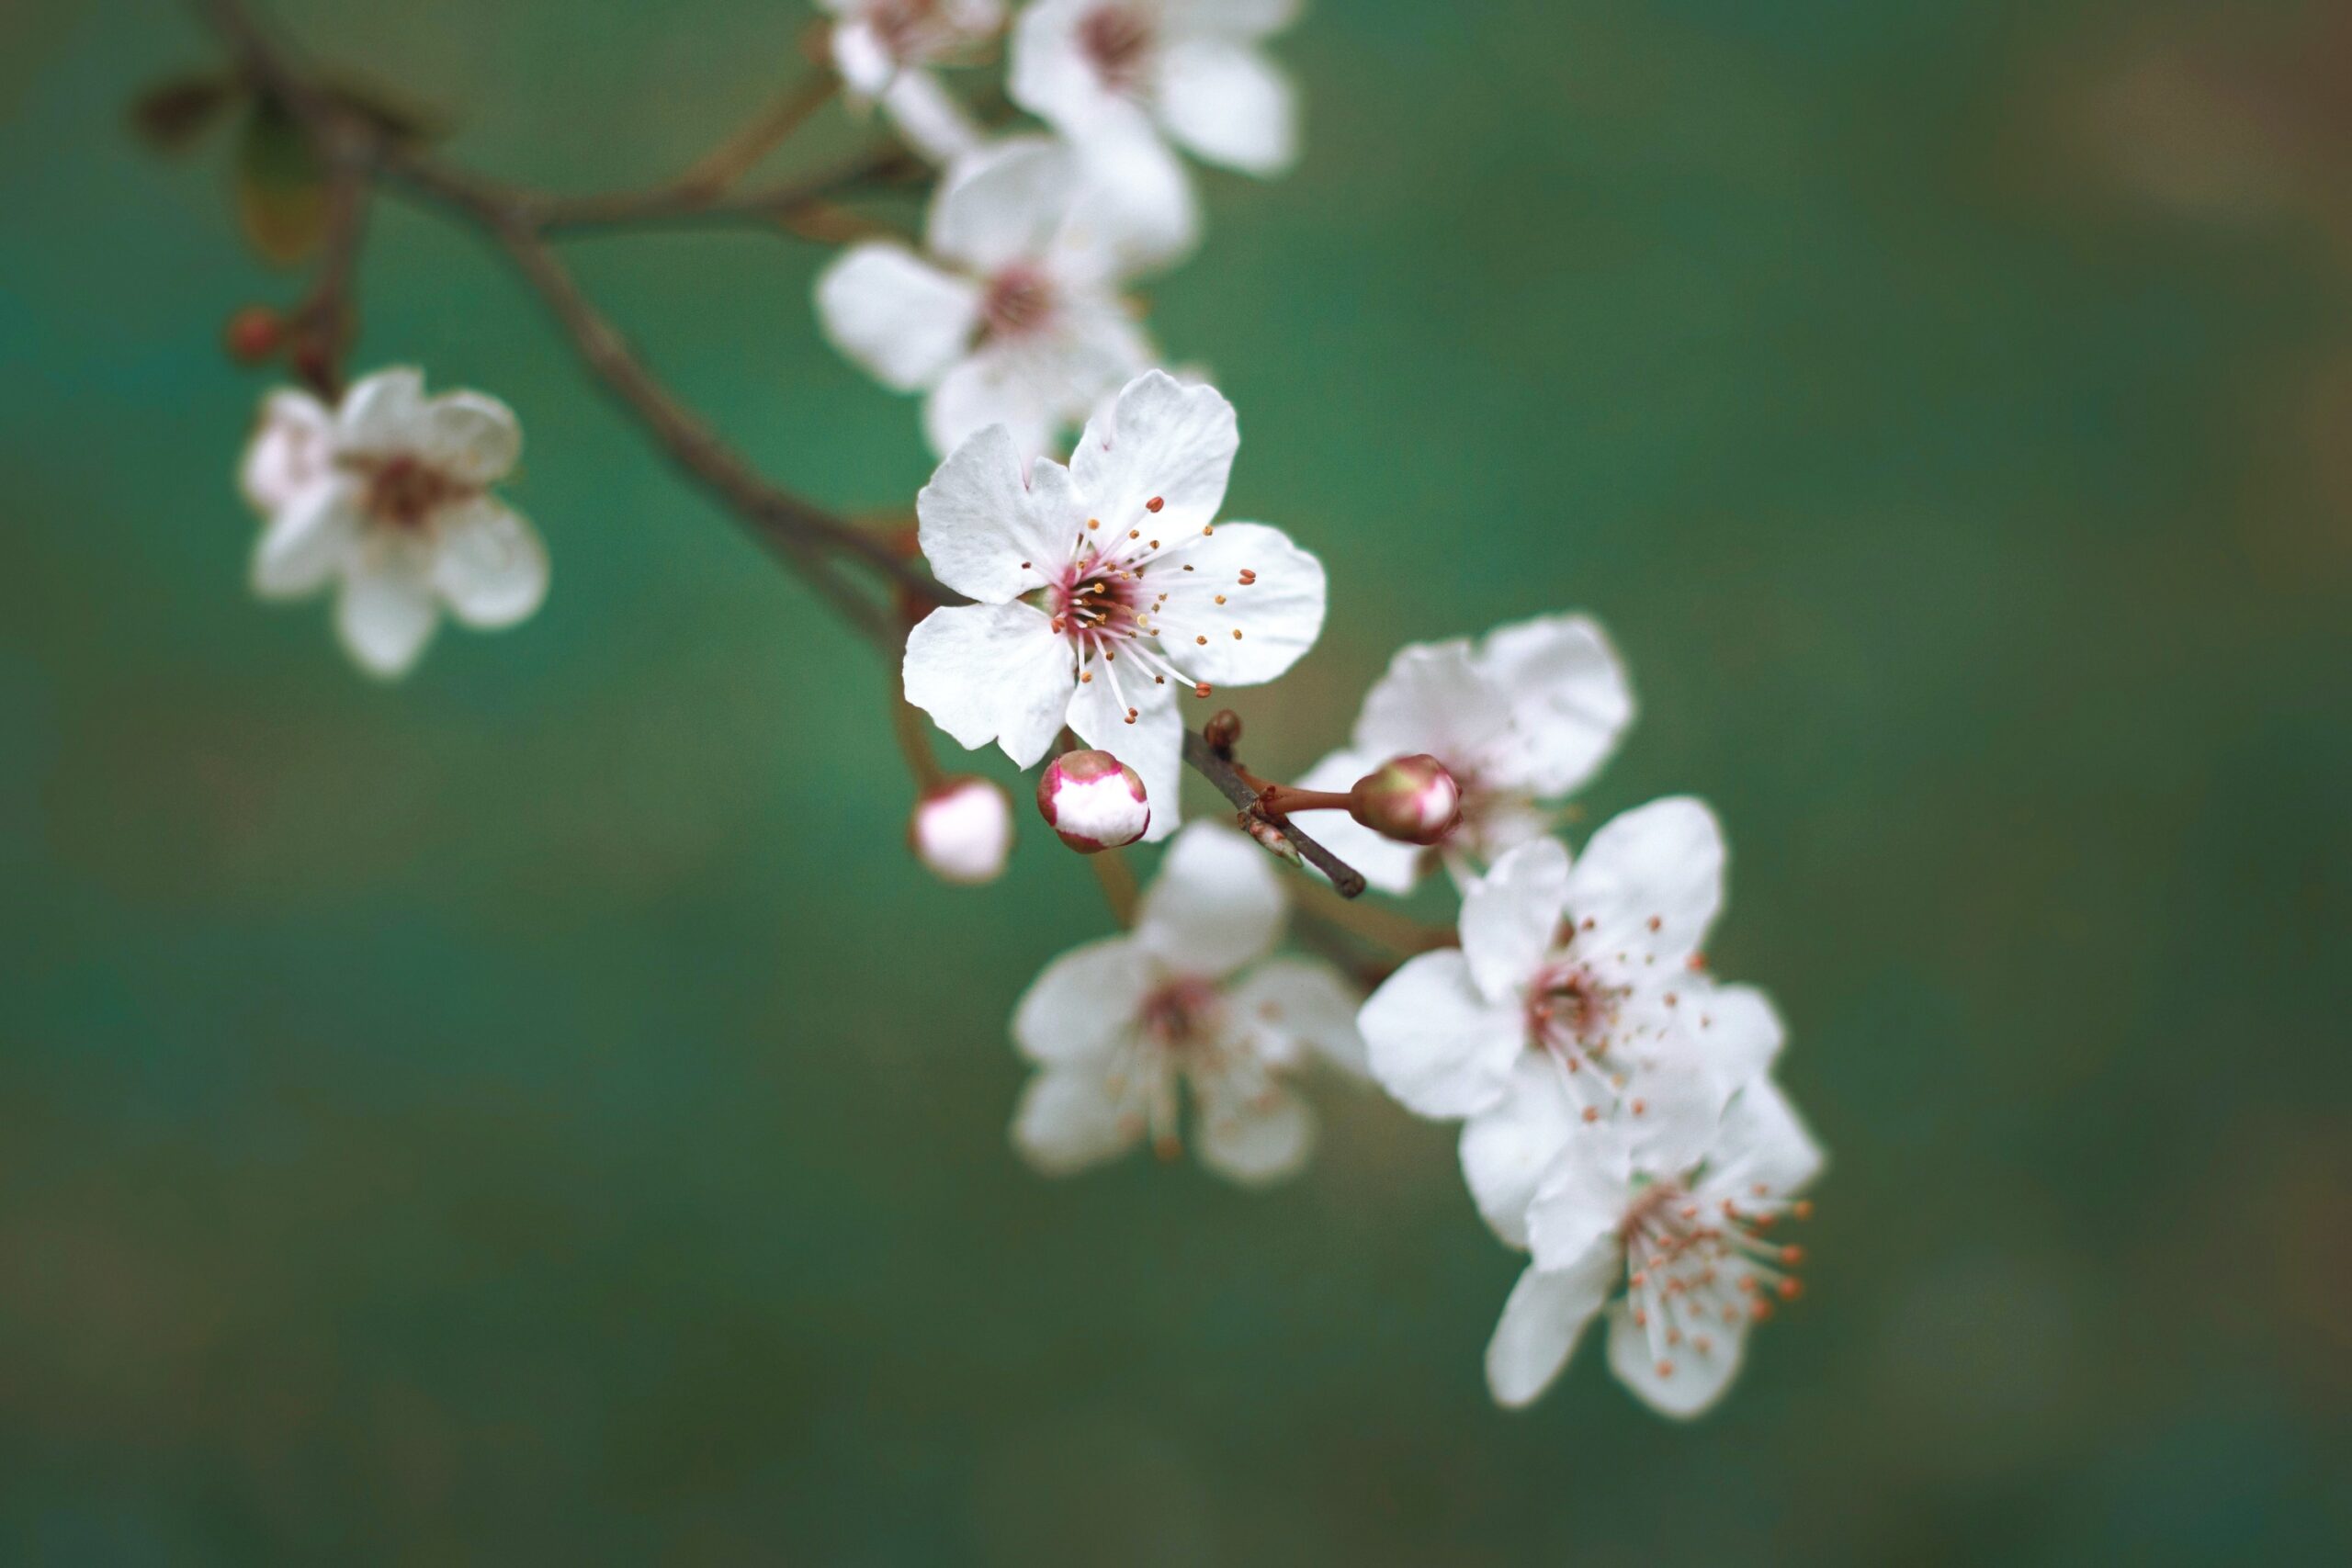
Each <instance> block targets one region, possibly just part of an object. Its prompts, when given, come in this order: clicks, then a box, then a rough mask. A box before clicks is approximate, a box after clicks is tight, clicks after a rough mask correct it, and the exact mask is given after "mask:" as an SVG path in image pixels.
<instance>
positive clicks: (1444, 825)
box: [1348, 752, 1462, 844]
mask: <svg viewBox="0 0 2352 1568" xmlns="http://www.w3.org/2000/svg"><path fill="white" fill-rule="evenodd" d="M1348 815H1349V816H1351V817H1353V818H1355V819H1356V820H1357V821H1359V822H1361V823H1363V825H1364V826H1365V827H1367V828H1369V829H1372V830H1373V831H1374V832H1375V833H1378V834H1379V835H1380V836H1381V837H1383V838H1385V839H1401V840H1404V841H1405V842H1406V843H1408V844H1434V843H1436V842H1437V841H1438V840H1441V839H1442V838H1444V837H1445V836H1446V835H1447V834H1448V833H1451V832H1452V831H1453V828H1454V824H1456V823H1458V822H1460V821H1461V820H1462V786H1461V785H1460V784H1456V783H1454V782H1453V774H1452V773H1447V772H1446V771H1445V764H1444V763H1442V762H1441V761H1438V760H1437V759H1436V758H1435V757H1432V756H1430V755H1429V754H1428V753H1427V752H1420V753H1417V754H1415V755H1413V756H1410V757H1395V758H1391V759H1390V760H1389V761H1385V762H1383V763H1381V764H1380V766H1378V767H1377V768H1374V770H1373V771H1372V772H1370V773H1366V774H1364V776H1363V777H1362V778H1360V779H1358V780H1357V781H1356V785H1355V788H1353V789H1351V790H1350V791H1349V792H1348Z"/></svg>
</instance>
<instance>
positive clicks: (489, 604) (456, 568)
mask: <svg viewBox="0 0 2352 1568" xmlns="http://www.w3.org/2000/svg"><path fill="white" fill-rule="evenodd" d="M433 525H434V529H435V536H436V538H437V542H438V545H439V548H438V549H437V550H436V551H435V556H434V560H433V586H434V587H435V588H436V589H438V590H439V591H440V593H441V597H442V598H443V599H444V600H446V601H447V603H448V605H449V610H450V613H451V614H452V615H456V616H457V617H458V620H459V621H461V622H463V623H464V624H465V625H467V626H476V627H480V628H482V629H484V630H488V629H491V628H494V627H498V626H513V625H514V624H515V622H517V621H520V620H523V619H525V618H526V617H527V616H529V615H531V613H532V612H533V611H535V610H537V608H538V607H539V604H540V602H541V601H542V600H544V599H545V598H546V597H547V593H548V552H547V547H546V546H544V545H542V544H541V543H540V542H539V536H538V535H537V533H535V532H533V531H532V528H531V525H530V524H528V523H526V522H525V521H524V520H523V519H522V518H521V517H519V516H517V515H516V514H515V513H513V512H511V511H509V510H508V509H507V508H506V507H504V506H503V505H501V504H499V503H498V502H495V501H492V500H491V499H490V498H489V497H487V496H478V497H476V498H475V499H474V500H472V501H470V502H464V503H461V504H459V505H457V506H451V507H445V508H443V509H442V510H441V511H440V512H438V513H435V515H434V519H433Z"/></svg>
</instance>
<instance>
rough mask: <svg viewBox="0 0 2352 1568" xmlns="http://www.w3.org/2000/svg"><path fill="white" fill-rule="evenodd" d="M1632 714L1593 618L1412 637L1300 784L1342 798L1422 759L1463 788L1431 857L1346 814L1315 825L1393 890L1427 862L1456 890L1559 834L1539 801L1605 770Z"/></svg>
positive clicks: (1333, 846) (1408, 885) (1620, 672)
mask: <svg viewBox="0 0 2352 1568" xmlns="http://www.w3.org/2000/svg"><path fill="white" fill-rule="evenodd" d="M1633 716H1634V697H1633V692H1632V690H1631V689H1630V687H1629V686H1628V685H1627V683H1626V679H1625V668H1624V665H1623V663H1622V662H1621V661H1620V660H1618V657H1617V650H1616V649H1613V648H1611V646H1610V644H1609V638H1608V637H1606V636H1605V635H1604V634H1603V633H1602V632H1601V629H1600V626H1599V625H1598V624H1597V623H1595V622H1594V621H1593V620H1591V619H1590V618H1589V616H1585V615H1545V616H1543V617H1540V618H1538V619H1535V620H1532V621H1520V622H1517V623H1515V624H1513V625H1510V626H1500V627H1498V628H1497V629H1495V630H1494V631H1491V632H1489V633H1487V637H1486V638H1485V639H1484V640H1483V641H1481V642H1480V643H1478V644H1477V645H1476V647H1473V646H1472V644H1471V642H1470V639H1469V638H1467V637H1455V638H1453V639H1452V640H1450V641H1446V642H1434V643H1412V644H1408V646H1406V647H1405V648H1403V649H1399V650H1398V651H1397V657H1396V658H1395V659H1393V660H1389V664H1388V671H1387V673H1386V674H1385V675H1383V676H1382V677H1381V678H1380V680H1379V682H1377V683H1375V684H1374V686H1373V688H1372V690H1371V692H1370V693H1368V694H1366V695H1365V697H1364V700H1363V711H1362V712H1361V713H1359V714H1358V715H1357V716H1356V728H1355V734H1354V736H1353V738H1352V740H1351V743H1350V745H1349V746H1348V747H1347V749H1346V750H1340V751H1334V752H1333V753H1331V754H1330V755H1329V756H1328V757H1326V758H1324V759H1323V760H1322V761H1319V762H1317V763H1316V764H1315V766H1314V767H1312V768H1310V769H1309V770H1307V772H1306V774H1305V775H1304V776H1303V777H1302V778H1300V779H1299V781H1298V783H1299V786H1300V787H1301V788H1304V789H1335V790H1343V789H1346V788H1348V787H1349V786H1350V785H1351V784H1354V783H1355V781H1356V780H1357V779H1359V778H1362V777H1363V775H1364V774H1365V773H1370V772H1371V771H1372V770H1373V769H1374V768H1376V767H1378V766H1379V765H1380V764H1381V763H1382V762H1383V761H1386V760H1387V759H1389V758H1391V757H1394V756H1397V755H1400V754H1403V753H1407V752H1426V753H1428V754H1430V755H1431V756H1433V757H1435V758H1436V759H1437V760H1438V761H1440V762H1442V763H1443V764H1444V765H1445V768H1446V771H1447V772H1448V773H1452V774H1453V778H1454V781H1455V782H1456V783H1457V784H1460V785H1461V786H1462V820H1461V823H1460V824H1459V826H1457V827H1456V828H1455V829H1453V832H1451V833H1449V834H1448V835H1446V837H1445V838H1444V840H1442V841H1441V842H1440V843H1439V844H1437V845H1436V846H1435V848H1434V850H1433V851H1431V850H1424V849H1421V848H1419V847H1418V846H1416V845H1412V844H1402V843H1398V842H1397V841H1396V840H1391V839H1384V838H1382V837H1381V836H1380V835H1378V834H1377V833H1374V832H1373V831H1372V830H1371V829H1368V828H1364V827H1362V826H1360V825H1359V824H1357V823H1354V822H1351V821H1348V820H1345V819H1343V818H1336V817H1335V818H1332V819H1331V820H1329V821H1328V822H1317V825H1316V830H1317V833H1318V834H1319V835H1320V836H1321V837H1323V839H1324V840H1325V841H1326V842H1327V843H1328V844H1329V847H1330V850H1331V852H1332V853H1333V854H1336V855H1338V856H1339V857H1340V859H1342V860H1344V861H1346V862H1347V863H1349V864H1351V865H1352V866H1354V867H1355V868H1356V869H1357V870H1359V871H1361V872H1363V874H1364V880H1365V881H1367V882H1369V883H1371V884H1372V885H1373V886H1374V887H1378V888H1380V889H1382V890H1384V891H1385V892H1389V893H1406V892H1409V891H1411V889H1412V887H1413V885H1414V883H1415V882H1417V881H1419V878H1420V875H1421V873H1422V871H1423V869H1424V868H1425V867H1427V866H1428V865H1429V864H1430V862H1431V861H1432V860H1442V862H1443V863H1445V865H1446V867H1447V869H1448V870H1450V871H1452V872H1453V875H1454V879H1455V880H1456V881H1457V882H1463V883H1466V882H1467V881H1468V880H1469V878H1470V877H1471V876H1472V875H1473V874H1475V873H1476V871H1477V870H1478V869H1479V868H1480V867H1482V866H1484V865H1487V864H1488V863H1491V862H1493V861H1494V860H1495V858H1496V857H1497V856H1498V855H1500V854H1502V853H1503V852H1505V851H1506V850H1509V849H1510V848H1511V847H1512V846H1513V845H1516V844H1521V843H1524V842H1526V841H1527V840H1531V839H1537V838H1541V837H1543V836H1544V834H1545V833H1548V832H1550V831H1551V829H1552V827H1553V823H1554V820H1555V817H1556V813H1555V812H1553V811H1549V810H1546V809H1544V807H1541V806H1539V805H1538V803H1539V802H1543V801H1555V800H1558V799H1559V798H1561V797H1562V796H1564V795H1569V794H1571V793H1573V792H1574V791H1575V790H1576V789H1577V788H1578V787H1579V786H1581V785H1582V784H1584V783H1585V782H1586V781H1587V780H1589V779H1590V778H1591V777H1592V775H1593V774H1594V773H1598V772H1600V765H1601V764H1602V763H1603V762H1605V761H1608V760H1609V756H1610V753H1611V752H1612V751H1614V750H1616V748H1617V741H1618V739H1619V737H1620V736H1622V735H1623V733H1624V730H1625V727H1626V725H1627V724H1629V723H1630V722H1632V720H1633Z"/></svg>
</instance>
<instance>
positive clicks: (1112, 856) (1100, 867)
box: [1086, 850, 1136, 928]
mask: <svg viewBox="0 0 2352 1568" xmlns="http://www.w3.org/2000/svg"><path fill="white" fill-rule="evenodd" d="M1086 861H1087V863H1088V864H1089V865H1091V866H1092V867H1093V868H1094V880H1095V881H1097V882H1099V883H1101V884H1102V885H1103V902H1104V903H1105V904H1108V905H1109V906H1110V907H1111V918H1112V919H1114V920H1117V921H1118V922H1119V924H1120V925H1121V926H1122V927H1128V928H1131V927H1133V926H1134V925H1135V923H1136V868H1135V867H1133V866H1131V865H1129V864H1128V863H1127V856H1126V852H1125V851H1124V850H1104V851H1103V852H1101V853H1099V854H1091V855H1088V856H1087V857H1086Z"/></svg>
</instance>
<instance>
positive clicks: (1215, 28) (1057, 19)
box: [1009, 0, 1298, 175]
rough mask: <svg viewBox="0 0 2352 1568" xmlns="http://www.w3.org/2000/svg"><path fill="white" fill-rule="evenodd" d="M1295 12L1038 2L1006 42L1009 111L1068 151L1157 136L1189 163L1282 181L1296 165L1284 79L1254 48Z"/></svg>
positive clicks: (1164, 1) (1156, 0) (1248, 5)
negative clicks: (1075, 143)
mask: <svg viewBox="0 0 2352 1568" xmlns="http://www.w3.org/2000/svg"><path fill="white" fill-rule="evenodd" d="M1297 13H1298V6H1297V4H1296V0H1037V3H1036V4H1035V5H1033V6H1030V7H1029V8H1028V9H1027V10H1025V11H1023V13H1022V14H1021V18H1020V20H1019V21H1018V22H1017V23H1015V24H1014V28H1013V36H1012V73H1011V77H1010V82H1009V85H1010V89H1011V91H1012V98H1013V101H1014V102H1015V103H1017V104H1019V105H1020V106H1021V107H1023V108H1025V109H1028V110H1030V111H1031V112H1032V113H1034V114H1035V115H1037V116H1038V117H1039V118H1042V119H1044V120H1046V122H1047V123H1049V124H1051V125H1053V126H1055V127H1056V128H1057V129H1058V130H1061V131H1062V132H1063V134H1065V135H1067V136H1069V137H1071V138H1072V139H1074V140H1086V139H1091V138H1096V137H1114V138H1134V137H1136V136H1140V135H1148V134H1149V133H1150V132H1151V130H1153V129H1154V128H1156V129H1157V130H1159V131H1160V132H1163V133H1165V134H1166V136H1167V137H1168V138H1169V140H1170V141H1174V142H1175V143H1177V144H1178V145H1179V146H1181V147H1183V148H1185V149H1186V150H1187V151H1189V152H1192V153H1193V155H1194V156H1195V157H1198V158H1200V159H1203V160H1204V161H1205V162H1207V163H1211V164H1222V165H1223V166H1225V167H1227V168H1232V169H1239V170H1242V171H1244V172H1245V173H1248V174H1252V175H1277V174H1280V173H1282V172H1283V170H1284V169H1287V168H1288V167H1290V165H1291V164H1292V163H1293V162H1294V161H1295V159H1296V157H1297V155H1298V125H1297V119H1298V110H1297V104H1296V101H1295V95H1294V94H1293V92H1292V89H1291V84H1290V80H1289V78H1288V77H1286V76H1285V75H1283V72H1282V69H1281V67H1279V66H1277V65H1276V64H1275V63H1274V62H1272V60H1270V59H1268V58H1267V56H1266V54H1265V51H1263V50H1262V49H1261V48H1260V47H1259V46H1260V44H1261V43H1262V42H1263V41H1264V40H1265V39H1267V38H1269V37H1271V36H1272V34H1274V33H1277V32H1280V31H1281V30H1282V29H1283V28H1286V27H1288V26H1289V25H1290V24H1291V22H1292V21H1293V20H1294V19H1295V17H1296V16H1297Z"/></svg>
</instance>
